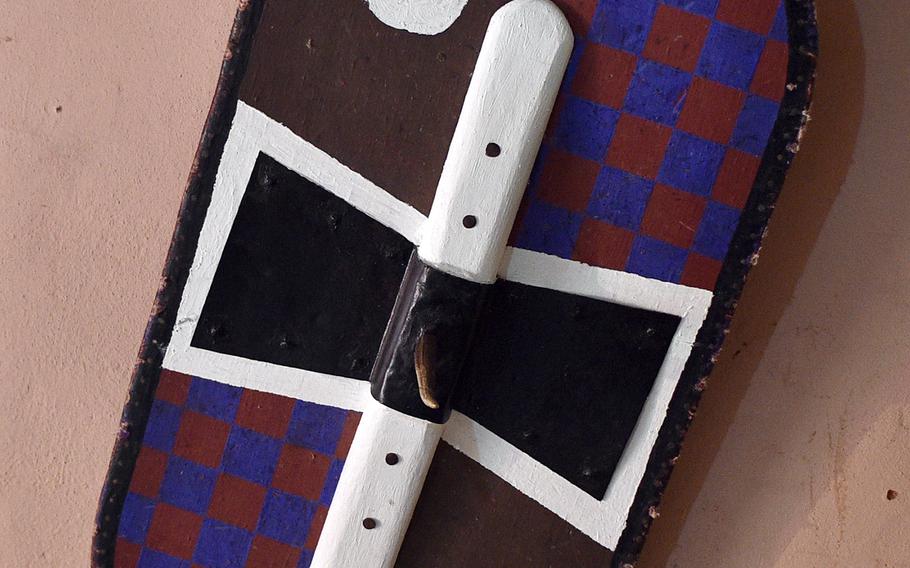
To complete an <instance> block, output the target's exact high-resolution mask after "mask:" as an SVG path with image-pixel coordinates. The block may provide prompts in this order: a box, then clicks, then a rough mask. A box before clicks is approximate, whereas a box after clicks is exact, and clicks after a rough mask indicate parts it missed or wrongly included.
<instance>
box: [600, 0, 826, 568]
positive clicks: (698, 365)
mask: <svg viewBox="0 0 910 568" xmlns="http://www.w3.org/2000/svg"><path fill="white" fill-rule="evenodd" d="M786 9H787V23H788V35H789V62H788V65H787V87H786V92H785V94H784V98H783V100H782V102H781V106H780V110H779V112H778V114H777V121H776V122H775V123H774V129H773V130H772V132H771V137H770V139H769V140H768V145H767V146H766V147H765V152H764V154H763V155H762V160H761V165H760V166H759V170H758V174H757V175H756V178H755V182H754V184H753V185H752V192H751V193H750V194H749V199H748V202H747V203H746V207H745V208H744V210H743V215H742V217H741V218H740V222H739V225H738V226H737V229H736V232H735V233H734V235H733V239H732V241H731V243H730V249H729V251H728V252H727V256H726V258H725V259H724V263H723V266H722V268H721V272H720V276H719V277H718V280H717V287H716V292H715V295H714V298H713V300H712V302H711V307H710V308H709V310H708V316H707V318H706V319H705V323H704V324H703V325H702V327H701V329H700V330H699V332H698V336H697V337H696V340H695V344H694V346H693V350H692V354H691V355H690V356H689V360H688V361H687V362H686V366H685V369H684V370H683V373H682V376H681V377H680V380H679V383H678V384H677V387H676V390H675V391H674V393H673V398H672V399H671V401H670V406H669V408H668V410H667V418H666V419H665V420H664V423H663V425H662V426H661V429H660V432H659V434H658V436H657V441H656V442H655V444H654V448H652V450H651V456H650V458H649V460H648V465H647V468H646V470H645V474H644V477H643V478H642V480H641V483H640V484H639V486H638V492H637V493H636V495H635V500H634V501H633V503H632V507H631V509H630V510H629V515H628V517H627V523H626V528H625V530H624V531H623V533H622V536H621V537H620V539H619V543H618V544H617V547H616V551H615V555H614V556H613V561H612V565H613V566H614V567H615V568H631V567H632V566H634V564H635V562H636V561H637V560H638V556H639V555H640V554H641V550H642V547H643V546H644V542H645V536H646V535H647V533H648V530H649V529H650V527H651V523H652V521H653V518H654V516H656V515H655V514H656V511H657V508H658V506H659V504H660V499H661V496H662V495H663V492H664V489H665V488H666V486H667V482H668V481H669V478H670V473H671V472H672V470H673V465H674V463H675V461H676V458H677V457H678V456H679V453H680V451H681V449H682V441H683V437H684V436H685V434H686V432H687V431H688V429H689V425H690V423H691V422H692V417H693V416H694V414H695V410H696V408H697V406H698V402H699V400H700V399H701V395H702V392H703V391H704V388H705V380H706V378H707V376H708V374H709V373H710V372H711V370H712V368H713V367H714V361H715V359H716V356H717V354H718V353H719V352H720V349H721V344H722V343H723V340H724V336H725V335H726V332H727V329H728V328H729V327H730V321H731V318H732V317H733V312H734V310H735V309H736V303H737V302H738V301H739V297H740V295H741V294H742V290H743V285H744V284H745V281H746V276H747V275H748V273H749V269H750V268H751V267H752V265H753V264H754V263H755V260H756V258H757V256H758V252H759V248H760V246H761V242H762V238H763V237H764V235H765V229H766V227H767V225H768V220H769V219H770V217H771V212H772V211H773V209H774V203H775V202H776V201H777V197H778V195H779V194H780V190H781V187H782V186H783V183H784V177H785V176H786V173H787V169H788V168H789V167H790V164H791V163H792V161H793V157H794V156H795V154H796V151H797V150H798V149H799V140H800V136H801V135H802V132H803V129H804V128H805V126H806V122H807V121H808V119H809V114H808V109H809V104H810V101H811V99H812V83H813V79H814V77H815V62H816V58H817V57H818V30H817V27H816V20H815V6H814V2H813V0H786Z"/></svg>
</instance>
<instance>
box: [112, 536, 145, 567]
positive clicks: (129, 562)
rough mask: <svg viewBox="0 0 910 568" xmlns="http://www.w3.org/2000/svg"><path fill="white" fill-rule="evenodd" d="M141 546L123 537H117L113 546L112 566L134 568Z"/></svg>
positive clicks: (137, 561)
mask: <svg viewBox="0 0 910 568" xmlns="http://www.w3.org/2000/svg"><path fill="white" fill-rule="evenodd" d="M141 552H142V547H141V546H139V545H138V544H135V543H133V542H130V541H128V540H126V539H124V538H118V539H117V544H116V546H115V548H114V568H136V564H138V563H139V554H140V553H141Z"/></svg>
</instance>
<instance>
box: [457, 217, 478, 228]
mask: <svg viewBox="0 0 910 568" xmlns="http://www.w3.org/2000/svg"><path fill="white" fill-rule="evenodd" d="M461 224H462V225H464V228H465V229H473V228H474V227H476V226H477V217H475V216H473V215H465V216H464V219H462V220H461Z"/></svg>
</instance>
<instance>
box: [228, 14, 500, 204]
mask: <svg viewBox="0 0 910 568" xmlns="http://www.w3.org/2000/svg"><path fill="white" fill-rule="evenodd" d="M505 3H506V0H472V1H471V2H469V3H468V4H467V6H466V7H465V9H464V12H463V13H462V15H461V17H459V18H458V20H456V21H455V23H454V24H453V25H452V27H451V28H449V29H448V30H446V31H445V32H443V33H441V34H439V35H435V36H424V35H418V34H413V33H410V32H406V31H403V30H396V29H393V28H391V27H389V26H387V25H385V24H383V23H382V22H380V21H379V20H378V19H377V18H376V17H375V16H373V14H372V13H371V12H370V11H369V8H368V6H367V3H366V2H364V1H363V0H332V2H320V1H316V0H305V1H301V0H269V2H267V4H266V6H265V11H264V13H263V16H262V23H261V24H260V26H259V31H258V32H257V34H256V38H255V40H254V44H253V50H252V56H251V59H250V65H249V69H248V72H247V75H246V77H245V78H244V81H243V85H242V86H241V90H240V99H241V100H243V101H244V102H246V103H248V104H250V105H252V106H254V107H255V108H257V109H259V110H261V111H262V112H264V113H266V114H267V115H269V116H270V117H272V118H274V119H275V120H277V121H279V122H281V123H283V124H284V125H286V126H287V127H289V128H290V129H291V130H293V131H294V132H295V133H296V134H298V135H299V136H301V137H302V138H304V139H305V140H307V141H309V142H311V143H312V144H314V145H316V146H317V147H319V148H320V149H322V150H324V151H325V152H328V153H329V154H331V155H332V156H333V157H335V158H336V159H338V160H339V161H340V162H341V163H343V164H345V165H346V166H348V167H349V168H351V169H352V170H354V171H355V172H357V173H359V174H361V175H363V176H364V177H366V178H367V179H369V180H370V181H372V182H373V183H375V184H377V185H379V186H380V187H382V188H383V189H385V190H386V191H388V192H389V193H391V194H392V195H394V196H396V197H398V198H399V199H401V200H403V201H406V202H408V203H410V204H412V205H413V206H414V207H416V208H417V209H419V210H421V211H423V212H424V213H429V211H430V205H431V204H432V202H433V195H434V194H435V191H436V183H437V181H438V180H439V175H440V173H441V172H442V165H443V162H444V161H445V157H446V153H447V151H448V147H449V141H450V140H451V139H452V134H453V132H454V131H455V124H456V123H457V121H458V115H459V114H460V112H461V106H462V103H463V101H464V97H465V93H466V92H467V89H468V83H469V81H470V75H471V72H472V71H473V69H474V64H475V63H476V61H477V55H478V52H479V50H480V45H481V43H482V41H483V36H484V33H485V32H486V28H487V24H488V23H489V20H490V17H492V15H493V12H495V11H496V9H497V8H499V7H500V6H502V5H503V4H505ZM277 86H281V88H276V87H277Z"/></svg>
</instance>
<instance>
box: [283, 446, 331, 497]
mask: <svg viewBox="0 0 910 568" xmlns="http://www.w3.org/2000/svg"><path fill="white" fill-rule="evenodd" d="M330 464H331V459H330V458H329V457H328V456H325V455H323V454H320V453H319V452H314V451H313V450H310V449H308V448H301V447H300V446H294V445H291V444H285V445H284V447H283V448H282V449H281V457H279V458H278V465H277V467H275V477H274V478H272V487H275V488H276V489H281V490H282V491H287V492H288V493H293V494H295V495H300V496H301V497H304V498H305V499H309V500H310V501H316V500H318V499H319V496H320V495H322V488H323V486H324V485H325V476H326V474H327V473H328V472H329V465H330Z"/></svg>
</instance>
